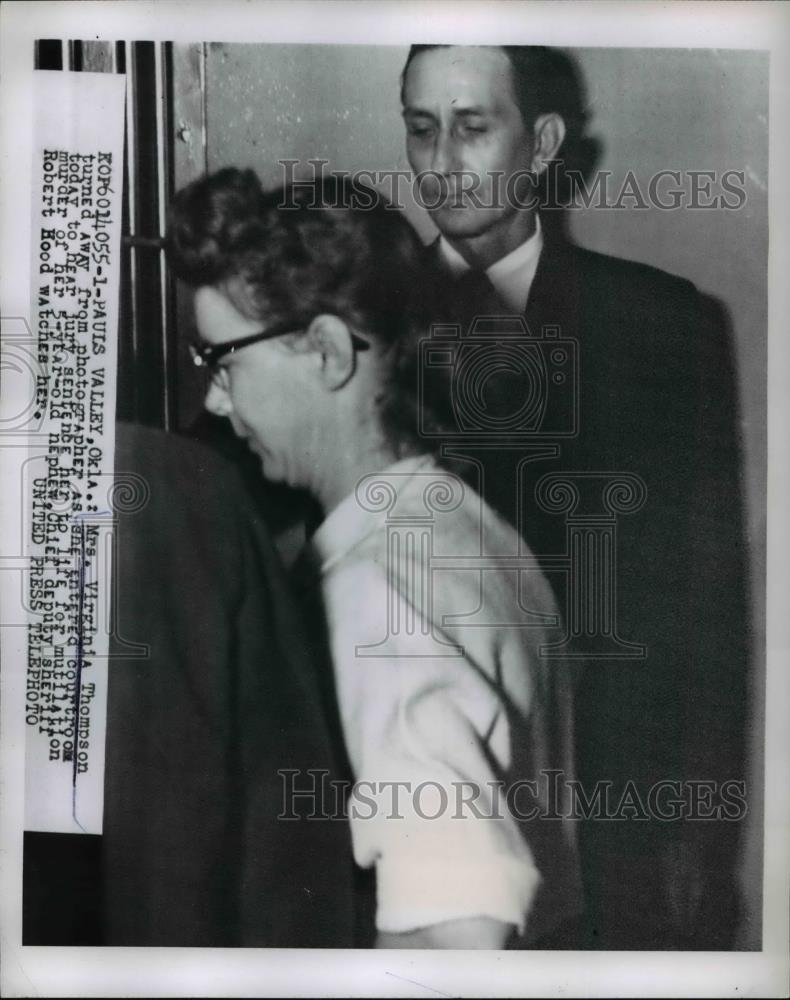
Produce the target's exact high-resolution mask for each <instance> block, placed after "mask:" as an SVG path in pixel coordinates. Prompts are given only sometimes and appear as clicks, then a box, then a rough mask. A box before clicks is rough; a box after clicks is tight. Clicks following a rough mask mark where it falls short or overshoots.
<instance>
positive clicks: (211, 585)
mask: <svg viewBox="0 0 790 1000" xmlns="http://www.w3.org/2000/svg"><path fill="white" fill-rule="evenodd" d="M116 470H117V472H116V475H117V478H118V480H119V481H121V482H122V481H123V479H124V477H125V474H126V473H133V474H134V475H135V476H138V477H142V480H143V481H144V482H145V483H146V484H147V486H148V489H149V491H150V497H149V499H148V501H147V502H146V503H145V504H144V505H142V506H140V507H139V509H137V510H134V511H130V512H128V513H125V514H120V515H119V525H118V530H117V541H118V554H117V564H116V565H117V569H116V598H117V616H116V628H115V632H116V635H115V636H114V637H113V646H112V650H111V652H112V654H113V658H112V659H111V661H110V676H109V703H108V730H107V771H106V798H105V824H104V836H103V853H104V859H103V860H104V877H105V913H104V926H105V943H108V944H112V945H170V946H187V945H194V946H198V945H199V946H224V947H227V946H234V945H246V946H257V947H288V946H305V947H329V946H350V945H351V944H352V943H353V937H352V934H353V928H352V922H353V911H352V903H353V900H352V883H353V865H352V860H351V847H350V840H349V834H348V828H347V825H346V823H345V822H344V821H342V820H340V821H338V820H329V819H327V820H324V821H322V820H318V821H308V820H306V819H305V818H301V819H298V820H290V821H289V820H284V819H278V815H279V814H280V813H281V812H282V811H283V809H284V787H285V785H284V781H283V779H282V778H281V776H280V775H279V774H278V770H279V769H288V768H290V769H299V770H300V772H301V773H300V774H299V776H298V777H297V778H296V785H297V786H298V787H299V788H305V787H306V786H307V785H309V783H310V781H311V778H310V776H309V775H308V774H306V773H305V772H306V771H307V770H308V769H312V770H315V771H321V770H325V771H329V772H331V776H334V769H335V758H334V756H333V753H332V751H331V749H330V737H329V733H328V725H329V723H328V718H329V716H328V713H327V709H326V708H325V707H324V705H323V704H322V701H321V694H320V679H319V678H318V677H317V676H316V673H315V665H314V661H313V659H312V657H311V656H310V654H309V652H308V650H307V648H306V646H305V644H304V640H303V636H304V631H305V626H304V622H303V621H302V620H300V619H299V617H298V614H297V612H296V611H295V609H294V607H293V606H292V604H291V598H290V593H289V592H288V589H287V588H286V583H285V578H284V574H283V571H282V569H281V568H280V565H279V560H278V558H277V556H276V553H275V551H274V549H273V546H272V543H271V541H270V540H269V536H268V533H267V532H266V530H265V526H264V525H262V524H261V522H260V516H259V515H258V514H256V513H255V512H254V510H253V508H252V506H251V504H250V502H249V500H248V499H247V497H246V495H245V493H244V490H243V487H242V486H241V484H240V482H239V481H238V479H237V475H236V473H235V471H234V470H233V469H232V468H231V467H230V466H229V465H227V463H225V462H224V461H223V460H221V459H219V458H218V457H217V456H216V455H215V454H213V453H212V452H210V451H207V450H206V449H204V448H202V447H201V446H198V445H196V444H194V443H193V442H189V441H187V440H186V439H183V438H178V437H175V436H173V435H168V434H164V433H162V432H158V431H154V430H151V429H147V428H142V427H131V426H127V427H124V426H119V428H118V436H117V443H116ZM137 482H138V483H139V480H137ZM129 643H143V644H145V645H146V646H147V647H148V652H147V655H145V656H144V657H141V658H139V657H138V658H135V657H134V656H131V655H130V654H132V653H133V652H134V650H133V649H131V648H130V646H129V645H128V644H129ZM294 808H295V809H296V811H297V813H300V814H307V813H309V812H310V811H311V810H310V803H309V802H307V801H301V802H298V803H296V804H295V806H294ZM319 811H320V803H319Z"/></svg>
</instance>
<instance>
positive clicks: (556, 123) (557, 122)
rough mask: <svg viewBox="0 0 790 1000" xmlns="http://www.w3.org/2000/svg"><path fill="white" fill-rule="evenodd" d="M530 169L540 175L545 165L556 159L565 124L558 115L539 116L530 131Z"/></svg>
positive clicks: (563, 135)
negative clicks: (531, 140) (531, 136)
mask: <svg viewBox="0 0 790 1000" xmlns="http://www.w3.org/2000/svg"><path fill="white" fill-rule="evenodd" d="M532 134H533V147H532V169H533V170H534V171H535V173H536V174H540V173H542V172H543V171H544V170H545V169H546V166H547V164H548V163H549V162H550V161H551V160H553V159H556V156H557V153H559V151H560V146H561V145H562V142H563V140H564V138H565V122H564V121H563V120H562V117H561V116H560V115H558V114H555V113H553V112H552V113H551V114H547V115H539V116H538V117H537V118H536V119H535V125H534V126H533V130H532Z"/></svg>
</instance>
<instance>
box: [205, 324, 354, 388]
mask: <svg viewBox="0 0 790 1000" xmlns="http://www.w3.org/2000/svg"><path fill="white" fill-rule="evenodd" d="M297 329H298V328H296V329H295V328H294V326H293V325H292V323H290V322H289V323H275V324H274V326H270V327H268V328H267V329H266V330H260V331H259V332H258V333H251V334H250V335H249V336H248V337H238V338H237V339H236V340H226V341H224V343H221V344H208V343H206V342H205V341H200V342H199V343H195V344H190V345H189V353H190V355H191V356H192V363H193V364H194V365H196V366H197V367H198V368H208V370H209V371H210V372H211V374H212V376H214V375H216V374H217V373H218V371H219V370H220V369H219V368H218V365H219V360H220V358H224V357H225V355H226V354H234V353H235V352H236V351H240V350H241V349H242V347H250V346H251V345H252V344H258V343H260V342H261V341H263V340H272V339H273V338H274V337H282V336H283V335H284V334H286V333H296V332H297ZM351 342H352V343H353V345H354V348H355V349H356V350H358V351H367V350H368V349H369V347H370V344H369V343H368V341H367V340H364V339H363V338H362V337H359V336H357V334H356V333H354V332H353V331H351Z"/></svg>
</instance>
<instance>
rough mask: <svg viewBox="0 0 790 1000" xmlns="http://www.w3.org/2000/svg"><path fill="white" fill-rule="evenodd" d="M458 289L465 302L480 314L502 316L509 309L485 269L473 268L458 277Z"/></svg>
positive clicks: (475, 312) (469, 307) (474, 311)
mask: <svg viewBox="0 0 790 1000" xmlns="http://www.w3.org/2000/svg"><path fill="white" fill-rule="evenodd" d="M456 290H457V291H458V292H459V294H460V295H461V296H462V297H463V301H464V304H465V305H466V307H467V308H468V309H470V310H471V311H472V312H473V313H474V314H476V315H478V316H502V315H506V314H507V313H508V312H509V310H508V309H507V308H506V307H505V303H504V302H503V301H502V299H501V298H500V296H499V293H498V292H497V290H496V289H495V288H494V286H493V284H492V282H491V279H490V278H489V277H488V275H487V274H486V272H485V271H483V270H479V269H476V268H472V269H471V270H469V271H464V273H463V274H461V275H459V276H458V278H457V279H456Z"/></svg>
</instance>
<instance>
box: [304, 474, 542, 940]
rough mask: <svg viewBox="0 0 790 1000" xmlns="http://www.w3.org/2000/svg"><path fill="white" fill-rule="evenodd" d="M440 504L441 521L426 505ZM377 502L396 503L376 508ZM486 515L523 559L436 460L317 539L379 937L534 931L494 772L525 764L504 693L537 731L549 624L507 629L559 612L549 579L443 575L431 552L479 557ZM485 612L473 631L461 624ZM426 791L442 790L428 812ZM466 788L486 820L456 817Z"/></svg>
mask: <svg viewBox="0 0 790 1000" xmlns="http://www.w3.org/2000/svg"><path fill="white" fill-rule="evenodd" d="M375 482H379V483H383V484H384V485H383V486H381V487H380V488H379V489H376V488H375V486H374V485H373V484H374V483H375ZM432 485H433V490H434V492H433V493H431V489H432ZM430 496H433V499H434V505H435V506H436V507H438V508H439V510H438V512H437V511H436V510H432V509H431V507H430V506H426V498H429V497H430ZM448 496H449V497H455V499H457V500H458V502H457V504H456V505H455V506H453V504H454V503H455V499H450V500H449V501H448V499H447V498H448ZM443 498H444V499H443ZM458 498H460V499H458ZM376 501H381V503H380V504H379V506H380V507H381V506H382V505H383V506H386V504H385V503H384V501H390V502H391V503H390V506H389V507H388V508H387V509H378V510H371V509H369V508H370V507H371V506H375V504H376ZM442 503H444V507H443V506H442ZM366 508H368V509H366ZM482 518H485V523H486V534H485V537H486V545H487V551H489V552H496V553H499V554H510V555H514V554H516V553H518V552H519V551H520V552H521V553H523V552H524V547H523V542H522V543H521V546H520V547H519V539H518V536H517V535H516V533H515V532H514V531H513V529H512V528H511V527H510V526H509V525H507V524H506V523H505V522H504V521H503V520H501V519H500V518H499V517H498V516H497V515H496V514H494V513H493V512H492V511H491V510H490V508H488V507H487V506H486V505H485V504H484V502H483V501H482V499H481V498H480V496H479V495H478V494H477V493H475V492H474V491H473V490H471V489H470V488H469V487H468V486H465V485H463V484H461V482H460V480H458V479H457V478H456V477H454V476H452V475H451V474H450V473H447V472H445V471H444V470H442V469H440V468H439V467H438V466H437V465H436V464H435V462H434V461H433V459H432V458H430V457H425V456H423V457H420V458H410V459H405V460H403V461H401V462H398V463H396V464H395V465H393V466H391V467H390V468H389V469H387V470H385V471H384V472H382V473H380V474H377V475H376V476H374V477H367V482H366V480H363V481H362V482H361V484H360V485H359V486H358V487H357V490H356V493H355V494H354V495H351V496H349V497H346V499H345V500H344V501H343V502H342V503H341V504H340V505H339V506H338V507H336V508H335V509H334V510H333V511H332V512H331V513H330V514H329V516H328V517H327V519H326V520H325V521H324V522H323V524H322V525H321V526H320V528H319V529H318V531H317V532H316V533H315V535H314V536H313V538H312V540H311V543H310V544H311V546H312V547H313V550H314V554H315V555H316V556H317V559H318V563H319V564H320V567H321V586H322V594H323V599H324V604H325V610H326V617H327V624H328V628H329V636H330V645H331V653H332V658H333V663H334V670H335V680H336V690H337V697H338V706H339V710H340V716H341V721H342V725H343V731H344V737H345V740H346V746H347V751H348V754H349V759H350V762H351V766H352V769H353V772H354V778H355V780H356V782H357V785H356V786H355V790H356V791H358V792H361V793H362V794H363V795H364V798H359V797H358V796H356V795H355V794H352V796H351V798H350V800H349V818H350V825H351V835H352V842H353V850H354V856H355V859H356V861H357V863H358V864H359V865H360V866H362V867H364V868H368V867H371V866H373V865H375V868H376V883H377V915H376V925H377V928H378V929H379V930H380V931H387V932H391V933H398V932H406V931H410V930H415V929H417V928H420V927H427V926H430V925H431V924H434V923H438V922H441V921H445V920H452V919H458V918H465V917H475V916H489V917H493V918H496V919H499V920H501V921H504V922H506V923H510V924H514V925H516V926H518V927H519V928H520V929H522V928H523V927H524V923H525V919H526V917H527V914H528V912H529V909H530V904H531V902H532V900H533V897H534V894H535V892H536V890H537V887H538V884H539V882H540V879H541V875H540V873H539V872H538V871H537V869H536V867H535V864H534V861H533V857H532V854H531V852H530V849H529V847H528V846H527V842H526V839H525V837H524V836H523V835H522V833H521V831H520V829H519V826H518V824H517V823H516V822H515V820H514V819H513V817H512V816H511V815H510V813H508V811H507V808H506V806H505V804H504V797H503V800H502V803H501V805H500V807H499V808H498V809H496V810H495V809H494V808H493V805H492V802H491V798H492V796H493V795H494V792H493V790H492V789H493V785H492V783H494V782H495V774H494V769H492V761H495V762H496V764H495V767H496V769H500V768H501V770H502V772H506V771H507V768H508V766H509V764H510V760H511V739H512V738H513V736H514V734H513V733H512V732H511V723H510V721H509V718H508V714H507V713H506V711H505V707H504V700H503V695H505V696H506V699H507V700H508V701H509V702H510V704H511V706H512V707H514V709H515V712H516V714H515V716H513V714H512V713H511V715H510V718H511V719H512V718H514V717H515V718H517V719H520V720H523V724H524V725H525V726H526V725H527V724H528V722H527V720H528V719H529V717H530V715H531V713H532V712H533V711H534V710H535V706H536V693H537V692H538V691H539V685H540V683H541V682H542V680H545V674H543V673H542V671H543V670H544V669H545V663H543V664H542V663H541V662H540V661H539V657H538V646H539V645H540V644H541V643H542V642H545V641H546V631H545V629H544V628H542V627H534V623H533V626H532V627H530V628H523V627H515V625H514V626H513V627H508V624H507V623H509V622H510V623H516V622H523V620H524V610H523V609H524V608H530V609H531V610H532V611H535V610H538V611H544V612H546V613H547V614H554V613H555V612H556V607H555V603H554V599H553V595H552V592H551V589H550V587H549V585H548V583H547V581H546V579H545V578H544V576H543V575H542V574H541V573H539V572H537V571H536V572H528V573H522V580H521V590H520V591H519V589H518V585H517V584H518V580H517V576H518V574H517V573H515V572H514V571H511V570H502V569H500V568H496V569H494V570H485V571H481V570H480V569H478V568H473V569H459V568H449V569H438V570H433V571H432V569H431V566H430V565H429V560H430V556H431V551H432V552H433V554H434V555H440V556H472V557H474V556H479V555H480V554H481V537H482V535H481V520H482ZM396 536H397V539H396ZM409 539H411V541H410V540H409ZM472 615H474V616H475V621H474V624H470V622H469V621H468V620H467V621H463V620H461V619H459V618H458V616H466V617H467V619H468V618H470V617H471V616H472ZM448 616H452V617H455V618H456V621H455V622H453V620H452V618H451V617H448ZM503 623H504V624H503ZM383 782H409V783H410V785H409V788H408V789H405V790H399V791H398V792H397V795H398V802H397V805H396V808H394V809H393V796H394V794H395V790H394V788H393V787H392V786H390V787H387V788H382V785H381V783H383ZM422 782H429V783H430V784H429V785H426V786H424V787H423V789H422V791H421V792H420V794H419V796H417V798H416V805H415V797H414V795H413V794H412V793H413V792H414V789H416V788H417V786H418V785H420V784H421V783H422ZM462 782H467V783H473V787H475V788H477V789H479V790H480V791H481V792H482V795H481V797H480V798H478V799H477V802H476V805H477V812H478V813H479V812H483V813H484V814H486V815H484V817H483V818H478V816H476V815H475V810H474V809H472V808H471V807H466V806H462V807H460V808H459V807H458V795H459V783H462ZM443 793H444V794H443ZM444 795H446V796H447V805H446V807H445V808H444V809H443V806H444V805H445V803H444ZM492 811H494V812H499V813H500V816H499V818H489V816H488V815H487V814H490V813H491V812H492ZM420 812H422V813H423V814H424V815H422V816H421V815H420ZM434 814H439V815H437V816H436V818H425V817H426V816H427V817H432V816H434Z"/></svg>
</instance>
